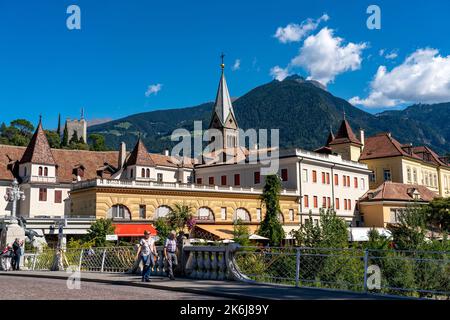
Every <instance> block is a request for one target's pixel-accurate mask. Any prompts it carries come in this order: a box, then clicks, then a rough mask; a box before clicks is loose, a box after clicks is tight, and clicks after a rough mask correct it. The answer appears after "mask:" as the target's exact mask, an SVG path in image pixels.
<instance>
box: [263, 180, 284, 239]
mask: <svg viewBox="0 0 450 320" xmlns="http://www.w3.org/2000/svg"><path fill="white" fill-rule="evenodd" d="M280 191H281V182H280V178H279V177H278V176H277V175H269V176H267V177H266V184H265V185H264V189H263V193H262V195H261V201H262V202H263V203H264V204H265V206H266V215H265V217H264V220H263V221H262V222H261V225H260V227H259V230H258V234H259V235H260V236H263V237H266V238H269V241H270V244H271V245H273V246H278V245H280V244H281V241H282V240H283V238H284V230H283V226H282V225H281V222H280V220H279V219H278V214H279V213H281V210H280Z"/></svg>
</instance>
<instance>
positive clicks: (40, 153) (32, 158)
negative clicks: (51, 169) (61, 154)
mask: <svg viewBox="0 0 450 320" xmlns="http://www.w3.org/2000/svg"><path fill="white" fill-rule="evenodd" d="M28 162H31V163H37V164H49V165H54V164H55V159H54V158H53V154H52V151H51V149H50V145H49V144H48V140H47V137H46V136H45V132H44V129H42V123H41V121H39V124H38V127H37V129H36V131H35V132H34V134H33V137H31V141H30V143H29V144H28V146H27V149H26V150H25V152H24V154H23V156H22V159H20V163H28Z"/></svg>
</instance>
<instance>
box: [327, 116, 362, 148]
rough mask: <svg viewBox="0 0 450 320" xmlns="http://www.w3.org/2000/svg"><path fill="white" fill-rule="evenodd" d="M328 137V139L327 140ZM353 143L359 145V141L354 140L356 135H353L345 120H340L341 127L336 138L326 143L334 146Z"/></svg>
mask: <svg viewBox="0 0 450 320" xmlns="http://www.w3.org/2000/svg"><path fill="white" fill-rule="evenodd" d="M329 138H330V137H328V139H329ZM349 142H351V143H355V144H359V145H361V141H359V140H358V138H356V135H355V134H354V133H353V130H352V128H351V127H350V124H349V123H348V121H347V120H342V123H341V126H340V127H339V130H338V132H337V134H336V137H335V138H334V139H333V141H331V142H330V143H328V145H335V144H341V143H349Z"/></svg>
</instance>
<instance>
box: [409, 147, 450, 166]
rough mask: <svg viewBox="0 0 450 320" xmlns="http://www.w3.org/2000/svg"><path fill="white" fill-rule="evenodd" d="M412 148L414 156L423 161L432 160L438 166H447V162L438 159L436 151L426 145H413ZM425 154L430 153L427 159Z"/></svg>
mask: <svg viewBox="0 0 450 320" xmlns="http://www.w3.org/2000/svg"><path fill="white" fill-rule="evenodd" d="M412 150H413V153H414V154H415V155H416V156H419V157H420V158H422V160H424V161H428V162H433V163H434V164H436V165H439V166H446V167H447V166H448V164H446V163H445V162H444V161H442V160H441V159H440V157H439V155H438V154H437V153H436V152H434V151H433V150H431V149H430V148H429V147H427V146H419V147H413V148H412ZM425 154H429V155H430V159H429V160H428V159H426V158H424V155H425Z"/></svg>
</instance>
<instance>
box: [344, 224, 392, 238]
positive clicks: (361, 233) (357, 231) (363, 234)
mask: <svg viewBox="0 0 450 320" xmlns="http://www.w3.org/2000/svg"><path fill="white" fill-rule="evenodd" d="M372 229H373V228H364V227H354V228H348V231H349V235H348V240H349V241H369V231H370V230H372ZM375 230H377V231H378V233H379V234H380V235H382V236H385V237H388V238H389V237H391V236H392V234H391V232H390V231H389V230H387V229H385V228H375Z"/></svg>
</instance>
